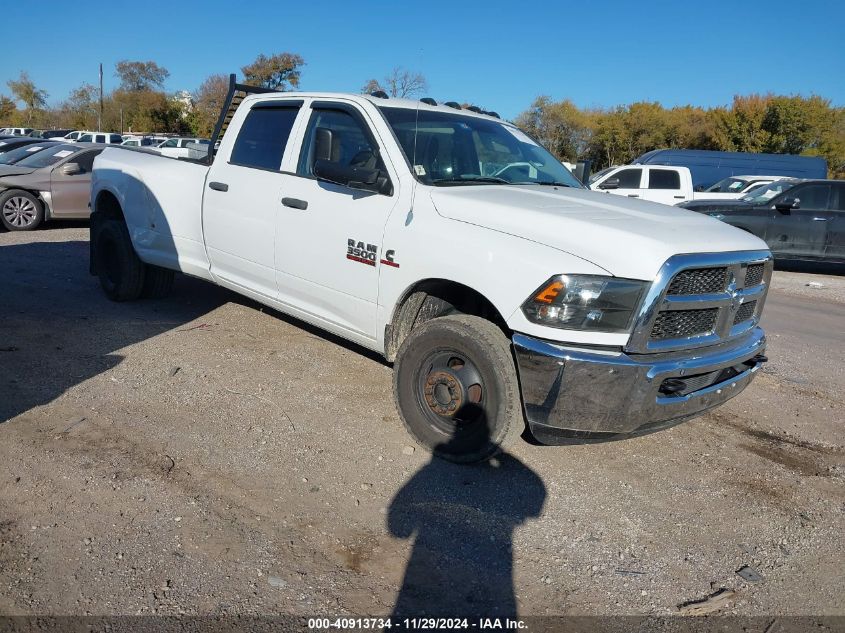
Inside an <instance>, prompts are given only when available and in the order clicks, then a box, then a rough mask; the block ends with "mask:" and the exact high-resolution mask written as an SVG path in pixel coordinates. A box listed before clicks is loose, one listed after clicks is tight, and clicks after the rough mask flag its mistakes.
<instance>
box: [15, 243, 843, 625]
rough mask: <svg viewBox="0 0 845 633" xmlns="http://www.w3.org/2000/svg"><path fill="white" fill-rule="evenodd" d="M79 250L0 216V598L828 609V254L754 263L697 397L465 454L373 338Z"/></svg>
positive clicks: (67, 604) (113, 606)
mask: <svg viewBox="0 0 845 633" xmlns="http://www.w3.org/2000/svg"><path fill="white" fill-rule="evenodd" d="M87 248H88V244H87V229H85V228H84V227H82V226H70V227H68V226H60V227H58V228H50V229H47V230H42V231H38V232H35V233H32V234H9V233H3V234H0V271H2V274H0V613H5V614H87V613H91V614H136V613H139V614H152V613H160V614H175V613H188V614H226V613H228V614H268V613H276V614H301V615H316V614H332V615H341V614H361V615H366V614H369V615H373V614H388V613H390V612H391V611H392V610H393V609H394V605H396V604H397V600H398V601H399V604H400V606H401V607H402V608H404V609H406V610H418V612H425V611H430V610H432V609H434V610H437V611H440V612H446V613H448V612H450V610H451V609H461V608H467V605H473V606H472V607H470V608H472V609H482V608H483V609H488V608H489V609H491V610H492V609H494V608H495V607H496V606H497V605H498V606H500V607H501V605H507V604H508V603H509V602H510V601H513V600H515V601H516V605H517V606H518V610H519V613H520V614H521V615H542V614H610V613H612V614H622V613H625V614H656V615H660V614H670V613H677V607H678V605H679V604H682V603H684V602H686V601H690V600H695V599H701V598H705V597H706V596H708V595H710V594H712V593H713V592H715V591H716V590H718V589H721V588H726V589H729V590H733V591H735V592H736V595H735V596H734V599H733V600H732V601H728V602H727V605H726V607H725V608H724V609H723V612H726V613H738V614H743V615H744V614H749V615H753V614H796V615H798V614H808V615H809V614H813V615H822V614H827V615H832V614H840V615H842V614H845V592H843V590H842V588H843V587H844V586H845V553H843V552H845V425H844V424H843V421H845V420H843V404H845V396H843V392H845V389H843V386H845V379H843V365H842V360H843V350H845V277H837V276H835V275H833V276H829V275H812V274H807V273H800V272H798V273H796V272H778V273H776V276H775V282H774V284H773V286H774V289H773V291H772V293H771V294H770V297H769V301H768V304H767V314H766V316H765V318H764V324H765V325H766V326H767V329H768V332H769V336H770V344H769V352H768V353H769V356H770V358H771V362H770V363H769V365H767V367H766V370H765V372H764V373H763V374H762V375H761V376H760V377H759V378H758V379H757V381H756V382H755V383H754V384H753V385H752V386H751V388H749V389H748V390H747V391H746V392H745V393H743V394H742V395H741V396H739V397H738V398H736V399H735V400H733V401H731V402H730V403H729V404H728V405H726V406H724V407H723V408H721V409H719V410H717V411H716V412H714V413H712V414H710V415H706V416H704V417H702V418H699V419H697V420H695V421H692V422H689V423H686V424H684V425H681V426H679V427H676V428H674V429H672V430H669V431H665V432H661V433H657V434H654V435H651V436H647V437H643V438H640V439H635V440H629V441H624V442H615V443H608V444H596V445H586V446H571V447H536V446H531V445H529V444H526V443H522V444H520V445H518V446H516V447H515V448H514V450H513V451H512V454H510V455H506V456H504V457H503V458H502V459H500V460H499V461H498V462H496V463H493V464H489V465H486V466H481V467H473V468H467V467H454V466H450V465H446V464H443V463H439V462H433V463H432V462H431V461H430V459H429V458H428V456H427V455H426V454H425V453H424V452H423V451H421V450H419V449H417V450H415V451H413V452H411V449H410V444H411V443H410V441H409V439H408V438H407V437H406V435H405V432H404V431H403V430H402V428H401V425H400V423H399V421H398V418H397V415H396V413H395V410H394V406H393V402H392V397H391V390H390V381H391V369H390V367H388V366H387V365H386V364H385V363H383V362H382V361H380V360H379V358H377V357H376V356H374V355H372V354H370V353H368V352H365V351H362V350H361V349H359V348H357V347H354V346H352V345H349V344H346V343H344V342H342V341H340V340H336V339H334V338H332V337H328V336H325V335H323V334H321V333H320V332H318V331H316V330H314V329H311V328H308V327H305V326H303V324H301V323H299V322H296V321H294V320H291V319H288V318H286V317H283V316H281V315H279V314H277V313H275V312H273V311H271V310H268V309H264V308H262V307H260V306H258V305H256V304H254V303H252V302H249V301H247V300H245V299H242V298H239V297H238V296H236V295H234V294H232V293H230V292H227V291H224V290H221V289H217V288H215V287H213V286H211V285H209V284H207V283H204V282H200V281H197V280H192V279H188V278H180V279H178V281H177V287H176V293H175V296H173V297H171V298H169V299H166V300H161V301H147V302H138V303H132V304H123V305H117V304H113V303H110V302H108V301H107V300H106V299H105V298H104V296H103V295H102V293H101V292H100V289H99V286H98V284H97V282H96V280H95V279H94V278H92V277H89V276H88V275H87V271H86V266H87V259H88V256H87ZM811 282H812V283H816V284H821V287H819V286H815V285H813V286H808V285H806V284H807V283H811ZM511 560H512V562H511ZM409 561H410V565H409ZM746 565H747V566H749V567H751V568H752V571H753V572H754V574H752V580H746V579H743V578H742V577H740V576H739V575H737V573H736V572H737V570H739V569H740V568H742V567H743V566H746ZM406 568H407V569H406ZM406 571H407V575H406Z"/></svg>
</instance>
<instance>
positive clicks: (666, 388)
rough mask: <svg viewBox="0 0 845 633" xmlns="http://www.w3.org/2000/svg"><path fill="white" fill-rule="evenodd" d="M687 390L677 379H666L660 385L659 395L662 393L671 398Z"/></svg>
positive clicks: (681, 381)
mask: <svg viewBox="0 0 845 633" xmlns="http://www.w3.org/2000/svg"><path fill="white" fill-rule="evenodd" d="M686 388H687V383H685V382H684V381H683V380H680V379H679V378H667V379H666V380H664V381H663V384H662V385H660V389H659V391H660V393H664V394H666V395H667V396H671V395H673V394H676V393H679V392H681V391H683V390H684V389H686Z"/></svg>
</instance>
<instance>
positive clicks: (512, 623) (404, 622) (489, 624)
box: [308, 617, 527, 631]
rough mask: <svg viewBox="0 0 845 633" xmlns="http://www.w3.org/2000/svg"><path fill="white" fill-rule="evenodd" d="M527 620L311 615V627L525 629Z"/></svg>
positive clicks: (341, 628)
mask: <svg viewBox="0 0 845 633" xmlns="http://www.w3.org/2000/svg"><path fill="white" fill-rule="evenodd" d="M525 628H527V625H526V623H525V622H524V621H523V620H520V619H518V618H514V619H512V618H430V617H423V618H391V617H384V618H308V629H309V630H316V631H327V630H340V631H358V630H375V631H379V630H383V629H397V630H400V631H430V630H443V629H455V630H472V629H476V630H479V631H491V630H502V631H504V630H510V631H515V630H522V629H525Z"/></svg>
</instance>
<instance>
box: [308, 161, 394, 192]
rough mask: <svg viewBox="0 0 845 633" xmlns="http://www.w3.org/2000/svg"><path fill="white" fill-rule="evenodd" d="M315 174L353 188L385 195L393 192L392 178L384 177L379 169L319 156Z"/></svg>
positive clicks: (315, 164)
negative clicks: (342, 163) (356, 165)
mask: <svg viewBox="0 0 845 633" xmlns="http://www.w3.org/2000/svg"><path fill="white" fill-rule="evenodd" d="M314 175H315V176H316V177H317V179H318V180H325V181H327V182H333V183H335V184H338V185H344V186H346V187H350V188H352V189H363V190H364V191H373V192H375V193H382V194H385V195H390V194H391V193H393V186H392V185H391V184H390V180H389V179H388V178H385V177H383V176H382V175H381V171H379V170H378V169H365V168H363V167H349V166H347V165H341V164H339V163H335V162H332V161H330V160H325V159H323V158H318V159H317V160H315V161H314Z"/></svg>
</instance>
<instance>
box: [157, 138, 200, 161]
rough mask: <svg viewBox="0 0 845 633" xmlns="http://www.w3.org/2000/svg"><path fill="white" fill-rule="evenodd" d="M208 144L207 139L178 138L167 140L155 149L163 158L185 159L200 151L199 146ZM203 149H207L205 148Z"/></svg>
mask: <svg viewBox="0 0 845 633" xmlns="http://www.w3.org/2000/svg"><path fill="white" fill-rule="evenodd" d="M209 143H211V141H209V140H208V139H207V138H188V137H181V136H180V137H177V138H169V139H167V140H166V141H164V142H163V143H162V144H161V145H159V146H158V147H157V148H156V149H157V150H158V152H159V153H160V154H163V155H164V156H173V157H176V158H180V157H181V158H187V157H189V156H191V155H192V154H195V153H196V150H198V149H200V147H199V146H201V145H202V146H207V145H208V144H209ZM192 146H193V147H192ZM192 149H193V152H192ZM205 149H207V147H206V148H205Z"/></svg>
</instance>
